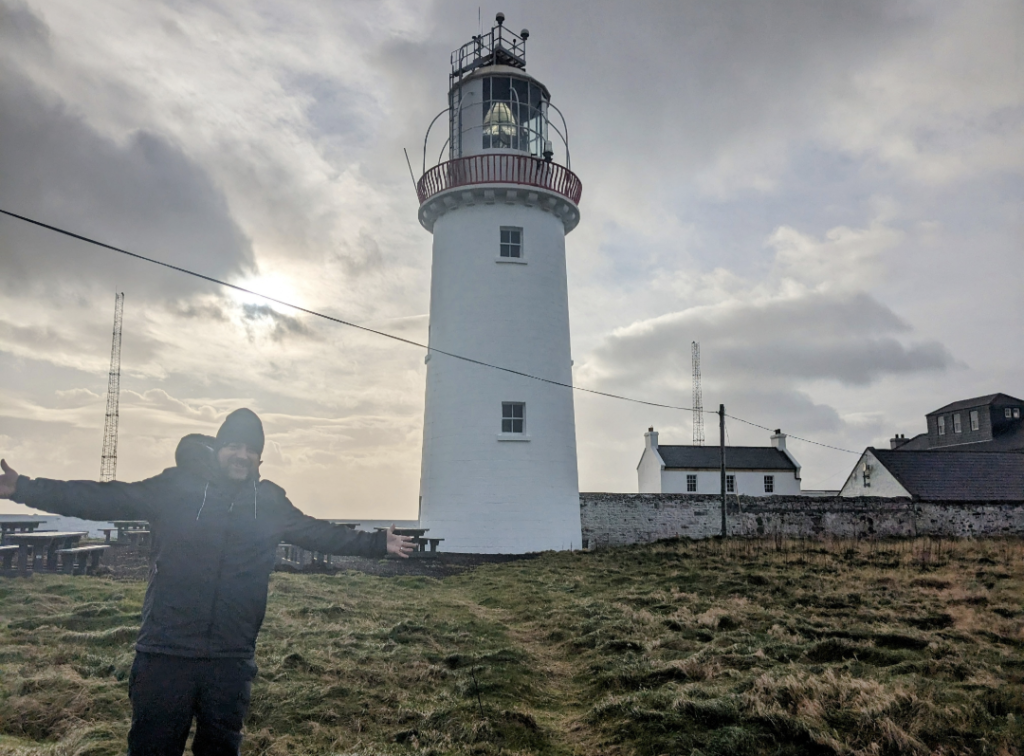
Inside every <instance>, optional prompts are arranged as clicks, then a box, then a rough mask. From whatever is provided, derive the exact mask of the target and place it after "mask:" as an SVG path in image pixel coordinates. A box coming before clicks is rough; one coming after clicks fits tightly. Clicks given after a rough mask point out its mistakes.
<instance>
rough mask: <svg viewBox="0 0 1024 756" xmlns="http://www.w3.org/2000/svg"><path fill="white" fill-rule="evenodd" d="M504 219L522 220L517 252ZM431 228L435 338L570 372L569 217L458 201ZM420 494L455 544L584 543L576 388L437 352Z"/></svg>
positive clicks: (499, 548)
mask: <svg viewBox="0 0 1024 756" xmlns="http://www.w3.org/2000/svg"><path fill="white" fill-rule="evenodd" d="M452 191H453V192H459V193H461V192H460V190H452ZM442 200H443V197H442ZM502 226H516V227H521V228H522V229H523V257H522V259H521V261H520V262H519V263H510V262H507V261H502V260H501V259H500V258H499V256H498V252H499V248H498V245H499V232H500V229H501V227H502ZM433 233H434V251H433V267H432V270H431V292H430V346H431V347H432V348H433V349H438V350H443V351H446V352H450V353H453V354H458V355H465V356H468V357H472V358H474V359H477V360H480V361H483V362H487V363H491V364H494V365H500V366H502V367H507V368H511V369H514V370H517V371H521V372H524V373H529V374H532V375H537V376H541V377H544V378H548V379H551V380H554V381H559V382H561V383H565V384H571V383H572V366H571V357H570V347H569V305H568V294H567V287H566V272H565V226H564V224H563V221H562V220H561V219H560V218H559V217H558V216H556V215H555V214H553V213H551V212H546V211H545V210H543V209H542V208H541V207H539V206H534V207H528V206H526V205H521V204H506V203H505V202H501V203H497V202H496V203H494V204H487V203H485V202H482V203H480V204H472V205H462V204H460V205H459V206H457V207H456V208H455V209H453V210H451V211H449V212H447V213H445V214H443V215H441V216H440V217H438V218H437V219H436V220H435V221H434V223H433ZM508 401H515V402H525V404H526V418H525V429H524V430H525V432H524V433H522V434H504V435H503V434H502V433H501V405H502V402H508ZM420 493H421V497H422V498H421V502H420V527H424V528H429V529H430V535H431V536H437V537H440V538H444V539H445V540H444V542H443V548H444V550H445V551H453V552H472V553H524V552H530V551H543V550H547V549H570V548H577V549H578V548H580V543H581V535H580V510H579V481H578V477H577V468H576V430H575V420H574V415H573V396H572V391H571V390H570V389H567V388H562V387H560V386H554V385H551V384H547V383H543V382H540V381H536V380H531V379H529V378H524V377H522V376H518V375H513V374H510V373H505V372H500V371H497V370H493V369H490V368H485V367H481V366H479V365H473V364H470V363H467V362H464V361H461V360H457V359H453V358H451V357H447V356H445V355H442V354H438V353H436V352H431V354H430V356H429V361H428V363H427V395H426V413H425V417H424V429H423V466H422V474H421V481H420Z"/></svg>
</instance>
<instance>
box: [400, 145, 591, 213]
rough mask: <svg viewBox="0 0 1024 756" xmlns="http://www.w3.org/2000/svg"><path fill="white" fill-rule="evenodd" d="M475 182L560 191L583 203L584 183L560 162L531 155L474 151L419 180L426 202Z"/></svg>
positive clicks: (420, 192) (436, 166) (422, 195)
mask: <svg viewBox="0 0 1024 756" xmlns="http://www.w3.org/2000/svg"><path fill="white" fill-rule="evenodd" d="M473 184H520V185H522V186H536V187H538V188H539V189H547V190H548V191H552V192H557V193H558V194H561V195H562V196H563V197H566V198H568V199H570V200H572V202H573V204H577V205H578V204H579V202H580V195H581V194H583V184H582V182H581V181H580V179H579V177H578V176H577V175H576V174H575V173H573V172H572V171H570V170H569V169H568V168H566V167H565V166H562V165H558V163H549V162H547V161H546V160H540V159H539V158H535V157H531V156H529V155H507V154H503V155H472V156H470V157H464V158H456V159H455V160H449V161H448V162H446V163H440V164H438V165H435V166H434V167H433V168H431V169H430V170H429V171H427V172H426V173H424V174H423V177H422V178H421V179H420V180H419V181H418V182H417V183H416V194H417V195H419V198H420V204H421V205H422V204H423V203H424V202H426V201H427V200H428V199H430V198H431V197H433V196H434V195H435V194H437V193H438V192H443V191H445V190H446V189H454V188H455V187H458V186H471V185H473Z"/></svg>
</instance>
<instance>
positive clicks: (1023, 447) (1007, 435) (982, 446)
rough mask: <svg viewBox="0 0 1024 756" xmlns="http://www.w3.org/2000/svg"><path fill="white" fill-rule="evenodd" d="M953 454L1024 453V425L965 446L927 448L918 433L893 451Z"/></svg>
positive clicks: (1017, 424)
mask: <svg viewBox="0 0 1024 756" xmlns="http://www.w3.org/2000/svg"><path fill="white" fill-rule="evenodd" d="M926 449H927V450H931V451H936V452H943V453H945V452H954V451H972V452H1011V451H1012V452H1024V424H1022V423H1021V422H1019V421H1018V422H1016V423H1015V424H1014V425H1012V426H1011V427H1009V428H1003V429H1002V432H1001V433H997V434H996V435H995V436H994V437H993V438H991V439H989V440H987V441H975V442H973V443H967V444H943V445H942V446H928V434H927V433H919V434H918V435H916V436H914V437H913V438H912V439H910V440H909V441H907V443H905V444H903V446H901V447H899V448H898V449H895V450H893V451H925V450H926Z"/></svg>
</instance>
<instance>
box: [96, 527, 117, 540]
mask: <svg viewBox="0 0 1024 756" xmlns="http://www.w3.org/2000/svg"><path fill="white" fill-rule="evenodd" d="M116 529H117V528H100V532H101V533H102V534H103V535H104V539H103V543H110V534H111V533H113V532H114V531H115V530H116Z"/></svg>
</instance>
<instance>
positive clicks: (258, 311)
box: [242, 304, 317, 341]
mask: <svg viewBox="0 0 1024 756" xmlns="http://www.w3.org/2000/svg"><path fill="white" fill-rule="evenodd" d="M242 312H243V313H244V317H245V319H246V320H247V321H249V322H250V323H259V322H265V323H269V324H270V325H271V331H270V338H272V339H273V340H274V341H281V340H283V339H286V338H288V337H290V336H302V337H305V338H317V334H316V333H315V332H314V331H313V330H312V329H310V327H309V326H307V325H306V324H305V323H303V322H302V321H301V320H299V319H298V318H295V317H292V316H291V315H285V314H283V313H280V312H277V311H276V310H275V309H274V308H272V307H271V306H270V305H265V304H263V305H258V304H245V305H242Z"/></svg>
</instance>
